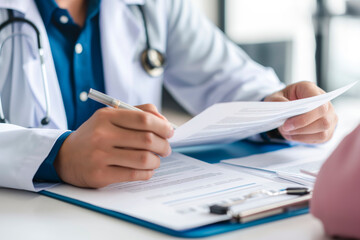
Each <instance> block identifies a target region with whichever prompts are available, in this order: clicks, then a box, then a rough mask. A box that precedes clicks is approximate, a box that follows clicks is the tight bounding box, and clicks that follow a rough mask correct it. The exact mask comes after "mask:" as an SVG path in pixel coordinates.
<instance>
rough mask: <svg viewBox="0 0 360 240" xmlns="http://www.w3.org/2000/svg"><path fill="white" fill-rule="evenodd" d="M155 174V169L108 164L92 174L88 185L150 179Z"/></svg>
mask: <svg viewBox="0 0 360 240" xmlns="http://www.w3.org/2000/svg"><path fill="white" fill-rule="evenodd" d="M153 175H154V171H153V170H138V169H132V168H125V167H117V166H108V167H106V168H104V169H97V170H95V171H94V172H93V173H92V174H90V176H89V178H91V180H90V181H88V185H89V187H93V188H101V187H105V186H107V185H110V184H113V183H120V182H129V181H144V180H149V179H150V178H151V177H152V176H153Z"/></svg>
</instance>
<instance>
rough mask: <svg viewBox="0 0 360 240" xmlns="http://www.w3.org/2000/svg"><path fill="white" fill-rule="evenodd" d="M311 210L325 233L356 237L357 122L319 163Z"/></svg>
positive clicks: (359, 204) (359, 187)
mask: <svg viewBox="0 0 360 240" xmlns="http://www.w3.org/2000/svg"><path fill="white" fill-rule="evenodd" d="M311 213H312V214H313V215H314V216H315V217H317V218H319V219H320V220H321V221H322V223H323V225H324V228H325V231H326V233H327V234H328V235H330V236H341V237H351V238H360V125H359V126H358V127H357V128H356V129H355V130H354V131H353V132H352V133H351V134H350V135H348V136H347V137H346V138H345V139H344V140H343V141H342V142H341V143H340V145H339V146H338V147H337V148H336V150H335V151H334V152H333V153H332V154H331V156H330V157H329V158H328V160H327V161H326V162H325V163H324V165H323V166H322V168H321V170H320V172H319V175H318V177H317V180H316V183H315V187H314V194H313V198H312V200H311Z"/></svg>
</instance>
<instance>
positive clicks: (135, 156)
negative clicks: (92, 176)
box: [106, 148, 160, 170]
mask: <svg viewBox="0 0 360 240" xmlns="http://www.w3.org/2000/svg"><path fill="white" fill-rule="evenodd" d="M106 161H107V165H113V166H118V167H127V168H133V169H140V170H154V169H157V168H158V167H159V166H160V158H159V157H158V156H156V155H155V154H153V153H151V152H149V151H143V150H131V149H119V148H114V149H113V150H112V151H111V157H109V158H108V159H106Z"/></svg>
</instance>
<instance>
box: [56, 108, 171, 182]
mask: <svg viewBox="0 0 360 240" xmlns="http://www.w3.org/2000/svg"><path fill="white" fill-rule="evenodd" d="M138 107H139V108H140V109H142V110H144V112H140V111H131V110H125V109H114V108H102V109H99V110H98V111H96V112H95V113H94V114H93V115H92V116H91V117H90V118H89V119H88V120H87V121H86V122H85V123H84V124H82V125H81V126H80V127H79V128H78V129H77V130H76V131H74V132H73V133H71V134H70V135H69V136H68V137H67V138H66V140H65V141H64V143H63V145H62V147H61V148H60V151H59V153H58V155H57V158H56V160H55V162H54V166H55V169H56V171H57V173H58V175H59V176H60V178H61V179H62V180H63V181H64V182H67V183H69V184H72V185H75V186H78V187H89V188H100V187H105V186H107V185H109V184H112V183H117V182H126V181H138V180H147V179H150V178H151V177H152V175H153V173H154V169H156V168H158V167H159V166H160V158H159V156H162V157H165V156H168V155H169V154H170V153H171V148H170V145H169V143H168V141H167V139H168V138H170V137H172V135H173V134H174V130H173V128H172V127H171V126H170V124H169V122H168V121H167V120H166V119H165V117H163V116H162V115H161V114H160V113H158V111H157V110H156V107H155V106H154V105H151V104H146V105H141V106H138Z"/></svg>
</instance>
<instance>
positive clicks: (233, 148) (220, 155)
mask: <svg viewBox="0 0 360 240" xmlns="http://www.w3.org/2000/svg"><path fill="white" fill-rule="evenodd" d="M287 147H290V145H288V144H261V143H253V142H247V141H239V142H235V143H232V144H218V145H207V146H195V147H187V148H179V149H177V150H176V151H178V152H181V153H183V154H186V155H188V156H191V157H194V158H197V159H199V160H202V161H206V162H209V163H217V162H219V161H220V160H223V159H228V158H235V157H244V156H248V155H251V154H257V153H265V152H270V151H275V150H279V149H283V148H287ZM39 193H40V194H42V195H45V196H48V197H51V198H55V199H58V200H60V201H64V202H67V203H71V204H74V205H77V206H80V207H83V208H87V209H90V210H93V211H96V212H99V213H103V214H106V215H109V216H112V217H115V218H118V219H121V220H125V221H128V222H131V223H134V224H137V225H140V226H143V227H146V228H150V229H153V230H155V231H159V232H162V233H165V234H168V235H172V236H176V237H182V238H202V237H208V236H213V235H217V234H221V233H225V232H230V231H235V230H239V229H244V228H248V227H252V226H257V225H260V224H264V223H268V222H272V221H277V220H281V219H285V218H289V217H294V216H298V215H302V214H306V213H308V212H309V208H308V207H304V208H300V209H296V210H295V209H294V210H292V211H287V212H284V213H282V214H278V215H274V216H270V217H266V218H262V219H258V220H255V221H251V222H247V223H233V222H231V221H223V222H219V223H214V224H209V225H206V226H202V227H198V228H193V229H190V230H185V231H176V230H173V229H170V228H166V227H163V226H160V225H157V224H154V223H151V222H148V221H144V220H142V219H139V218H135V217H132V216H129V215H126V214H123V213H120V212H116V211H112V210H108V209H105V208H101V207H97V206H94V205H92V204H89V203H86V202H83V201H79V200H76V199H73V198H69V197H65V196H62V195H59V194H55V193H52V192H48V191H40V192H39Z"/></svg>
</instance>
